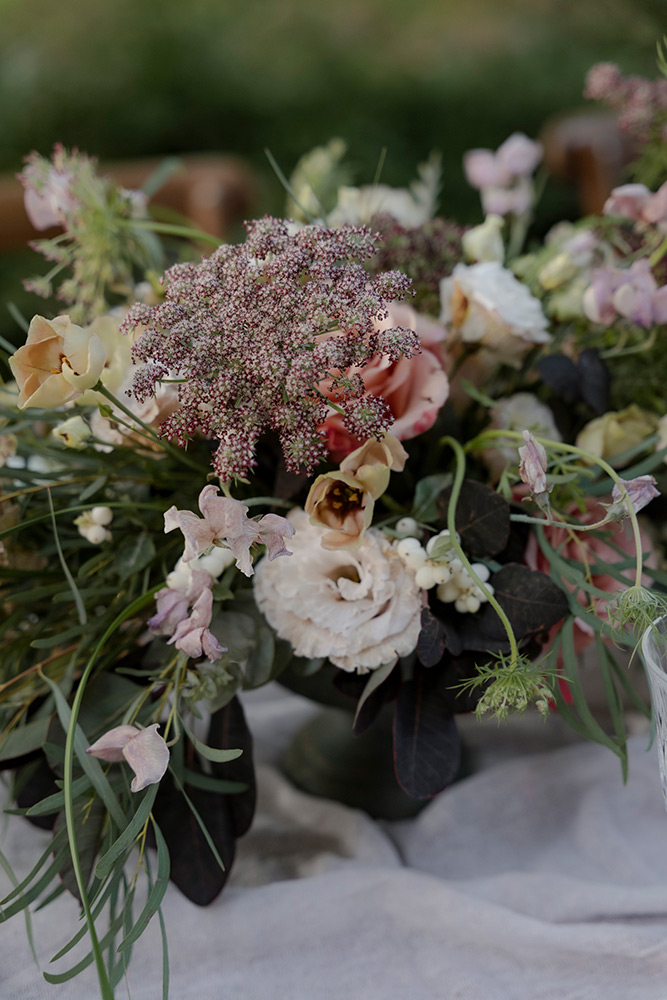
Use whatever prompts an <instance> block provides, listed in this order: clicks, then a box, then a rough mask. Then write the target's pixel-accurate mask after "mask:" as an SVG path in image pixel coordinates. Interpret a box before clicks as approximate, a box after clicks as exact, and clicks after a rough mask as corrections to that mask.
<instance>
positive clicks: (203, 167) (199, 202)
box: [0, 153, 256, 251]
mask: <svg viewBox="0 0 667 1000" xmlns="http://www.w3.org/2000/svg"><path fill="white" fill-rule="evenodd" d="M166 159H167V158H166V157H162V158H160V159H146V160H128V161H119V162H114V163H101V164H100V166H99V171H100V173H101V174H103V175H108V176H110V177H113V179H114V180H115V181H116V182H117V183H118V184H120V185H121V186H122V187H126V188H134V189H138V188H141V186H142V184H144V182H145V181H146V180H148V178H149V177H151V176H152V175H153V174H154V173H155V172H156V170H158V169H159V168H160V167H161V166H162V165H163V164H164V163H165V160H166ZM168 159H171V157H169V158H168ZM175 159H176V160H177V161H178V164H179V165H178V167H177V168H176V169H175V170H174V171H173V172H172V173H170V174H169V176H168V177H167V179H166V181H165V183H164V184H163V185H162V186H161V187H160V189H159V190H158V191H157V192H156V193H155V195H154V196H153V197H152V198H151V202H150V204H151V205H156V206H157V205H159V206H161V207H163V208H168V209H171V210H172V211H174V212H178V213H179V214H180V215H182V216H185V217H186V218H187V219H189V220H190V222H191V223H192V224H193V225H194V226H195V227H196V228H198V229H202V230H204V232H207V233H210V234H211V235H212V236H217V237H219V238H220V239H226V238H227V237H229V236H230V234H231V233H232V232H233V230H234V228H235V227H236V226H238V224H239V223H240V222H242V221H243V219H245V218H248V217H249V216H250V215H251V213H252V210H253V207H254V202H255V198H256V192H255V184H254V180H253V177H252V173H251V171H250V169H249V167H247V166H246V164H244V163H243V161H241V160H238V159H236V158H235V157H232V156H222V155H217V154H214V153H212V154H201V155H186V156H181V157H177V158H175ZM0 220H1V221H0V251H2V250H10V249H11V250H15V249H18V248H20V247H22V246H25V244H26V243H27V241H28V240H32V239H35V238H39V237H44V236H51V235H55V234H56V233H58V232H61V231H62V230H59V229H53V230H45V231H43V232H37V230H35V229H34V228H33V227H32V225H31V224H30V222H29V220H28V217H27V215H26V213H25V209H24V207H23V187H22V185H21V183H20V181H18V180H17V179H16V177H15V176H13V175H11V174H4V175H0Z"/></svg>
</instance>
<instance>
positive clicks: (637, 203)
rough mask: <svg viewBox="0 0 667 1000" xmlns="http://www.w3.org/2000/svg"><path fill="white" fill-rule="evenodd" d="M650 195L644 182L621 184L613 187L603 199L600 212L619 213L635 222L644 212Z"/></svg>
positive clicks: (606, 213) (607, 213) (605, 213)
mask: <svg viewBox="0 0 667 1000" xmlns="http://www.w3.org/2000/svg"><path fill="white" fill-rule="evenodd" d="M650 197H651V192H650V191H649V189H648V188H647V187H646V185H645V184H621V186H620V187H617V188H614V190H613V191H612V192H611V194H610V195H609V197H608V198H607V200H606V201H605V203H604V205H603V206H602V214H603V215H621V216H623V218H625V219H634V221H635V222H637V221H638V220H639V219H640V218H641V217H642V215H643V214H644V212H643V210H644V208H645V206H646V204H647V202H648V199H649V198H650Z"/></svg>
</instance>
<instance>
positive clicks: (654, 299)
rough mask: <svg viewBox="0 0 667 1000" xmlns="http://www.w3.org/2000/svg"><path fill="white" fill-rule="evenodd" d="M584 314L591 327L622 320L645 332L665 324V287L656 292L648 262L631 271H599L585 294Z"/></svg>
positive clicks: (599, 269)
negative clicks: (657, 325) (618, 319)
mask: <svg viewBox="0 0 667 1000" xmlns="http://www.w3.org/2000/svg"><path fill="white" fill-rule="evenodd" d="M583 305H584V312H585V313H586V315H587V316H588V318H589V319H590V320H592V321H593V322H594V323H602V324H604V325H605V326H611V325H612V323H614V322H615V320H616V319H617V318H618V316H623V317H625V319H629V320H630V321H631V322H633V323H636V324H637V325H638V326H642V327H644V328H645V329H648V328H649V327H651V326H653V324H655V323H658V324H662V323H667V286H663V287H662V288H658V284H657V282H656V280H655V277H654V275H653V271H652V270H651V265H650V263H649V261H648V260H646V259H642V260H636V261H635V262H634V264H632V266H631V267H629V268H627V269H624V270H621V269H620V268H614V267H607V268H598V269H597V270H595V271H593V281H592V283H591V285H590V286H589V287H588V288H587V289H586V291H585V292H584V297H583Z"/></svg>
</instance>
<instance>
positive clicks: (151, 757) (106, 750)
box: [86, 723, 169, 792]
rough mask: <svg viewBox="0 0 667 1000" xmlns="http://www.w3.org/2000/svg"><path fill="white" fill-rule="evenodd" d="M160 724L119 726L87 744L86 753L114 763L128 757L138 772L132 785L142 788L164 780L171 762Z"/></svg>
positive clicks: (134, 787) (138, 789) (134, 788)
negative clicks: (159, 732)
mask: <svg viewBox="0 0 667 1000" xmlns="http://www.w3.org/2000/svg"><path fill="white" fill-rule="evenodd" d="M159 728H160V726H159V724H158V723H154V724H153V725H152V726H148V727H147V728H146V729H137V727H136V726H116V728H115V729H110V730H109V732H108V733H105V734H104V735H103V736H100V738H99V740H97V741H96V742H95V743H93V744H92V746H89V747H87V748H86V753H89V754H91V756H93V757H98V758H99V759H100V760H106V761H110V762H112V763H116V762H118V761H122V760H126V761H127V763H128V764H129V765H130V767H131V768H132V770H133V771H134V774H135V777H134V778H133V779H132V784H131V785H130V788H131V789H132V791H133V792H140V791H141V790H142V788H146V786H147V785H154V784H156V783H157V782H158V781H160V779H161V778H162V776H163V775H164V773H165V771H166V770H167V767H168V765H169V747H168V746H167V744H166V743H165V741H164V740H163V739H162V737H161V736H159V735H158V729H159Z"/></svg>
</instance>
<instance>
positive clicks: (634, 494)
mask: <svg viewBox="0 0 667 1000" xmlns="http://www.w3.org/2000/svg"><path fill="white" fill-rule="evenodd" d="M621 482H622V483H623V485H624V486H625V489H626V490H627V493H628V497H629V499H630V503H631V504H632V509H633V510H634V512H635V514H637V513H639V511H640V510H642V509H643V508H644V507H646V505H647V504H649V503H650V502H651V500H654V499H655V497H659V496H660V490H658V489H656V482H655V479H654V478H653V476H637V478H636V479H622V480H621ZM611 499H612V500H613V501H614V503H615V504H621V503H622V504H623V507H624V508H625V513H626V515H627V513H628V511H627V507H626V505H625V500H622V498H621V491H620V489H619V488H618V486H614V489H613V490H612V494H611Z"/></svg>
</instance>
